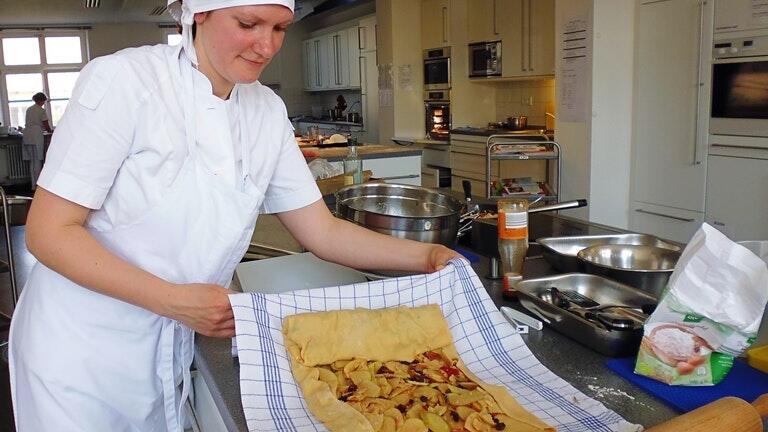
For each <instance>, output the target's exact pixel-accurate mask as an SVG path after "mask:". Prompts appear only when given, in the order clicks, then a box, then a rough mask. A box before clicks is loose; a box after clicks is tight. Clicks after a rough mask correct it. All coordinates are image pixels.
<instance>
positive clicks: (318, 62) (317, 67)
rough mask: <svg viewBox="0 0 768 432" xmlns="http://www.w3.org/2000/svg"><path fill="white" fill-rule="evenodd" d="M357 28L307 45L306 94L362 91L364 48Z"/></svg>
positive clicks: (304, 59) (317, 38)
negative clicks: (360, 43) (361, 64)
mask: <svg viewBox="0 0 768 432" xmlns="http://www.w3.org/2000/svg"><path fill="white" fill-rule="evenodd" d="M358 38H359V35H358V28H357V26H355V27H352V28H348V29H344V30H340V31H336V32H332V33H329V34H324V35H320V36H317V37H314V38H312V39H308V40H305V41H304V42H303V51H302V62H303V68H304V90H308V91H323V90H339V89H350V88H359V87H360V68H359V66H358V62H359V57H360V46H359V42H358Z"/></svg>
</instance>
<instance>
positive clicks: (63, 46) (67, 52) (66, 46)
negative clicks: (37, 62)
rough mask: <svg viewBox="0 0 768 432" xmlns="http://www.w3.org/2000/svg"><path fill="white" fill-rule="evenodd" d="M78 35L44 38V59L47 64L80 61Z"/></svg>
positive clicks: (81, 60)
mask: <svg viewBox="0 0 768 432" xmlns="http://www.w3.org/2000/svg"><path fill="white" fill-rule="evenodd" d="M80 47H81V46H80V37H79V36H57V37H46V38H45V61H46V63H48V64H61V63H82V62H83V54H82V51H81V49H80Z"/></svg>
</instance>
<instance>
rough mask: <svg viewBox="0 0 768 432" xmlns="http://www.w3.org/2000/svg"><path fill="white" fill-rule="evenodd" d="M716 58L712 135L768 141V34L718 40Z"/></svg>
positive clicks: (713, 67) (713, 84)
mask: <svg viewBox="0 0 768 432" xmlns="http://www.w3.org/2000/svg"><path fill="white" fill-rule="evenodd" d="M712 56H713V58H714V61H713V65H712V111H711V119H710V123H709V131H710V133H711V134H714V135H738V136H752V137H768V32H766V33H765V34H764V35H762V36H751V37H734V38H729V39H718V40H716V41H715V42H714V47H713V50H712Z"/></svg>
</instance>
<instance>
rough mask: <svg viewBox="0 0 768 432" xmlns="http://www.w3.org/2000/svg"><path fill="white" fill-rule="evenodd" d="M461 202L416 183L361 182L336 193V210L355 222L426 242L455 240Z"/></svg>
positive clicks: (446, 242)
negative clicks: (414, 184)
mask: <svg viewBox="0 0 768 432" xmlns="http://www.w3.org/2000/svg"><path fill="white" fill-rule="evenodd" d="M462 208H463V205H462V203H461V202H460V201H459V200H457V199H455V198H453V197H451V196H449V195H446V194H443V193H440V192H437V191H434V190H431V189H427V188H422V187H418V186H410V185H399V184H387V183H365V184H361V185H353V186H349V187H346V188H343V189H341V190H339V191H338V192H337V193H336V212H337V214H338V215H339V216H341V217H342V218H344V219H347V220H349V221H352V222H354V223H356V224H358V225H362V226H364V227H366V228H369V229H372V230H374V231H378V232H380V233H383V234H388V235H391V236H394V237H399V238H406V239H411V240H418V241H422V242H426V243H442V244H445V245H452V244H454V243H455V242H456V234H457V232H458V228H459V213H460V212H461V210H462Z"/></svg>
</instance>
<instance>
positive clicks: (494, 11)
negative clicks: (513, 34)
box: [493, 0, 499, 36]
mask: <svg viewBox="0 0 768 432" xmlns="http://www.w3.org/2000/svg"><path fill="white" fill-rule="evenodd" d="M493 34H494V35H497V36H498V34H499V32H498V31H497V29H496V0H493Z"/></svg>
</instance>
